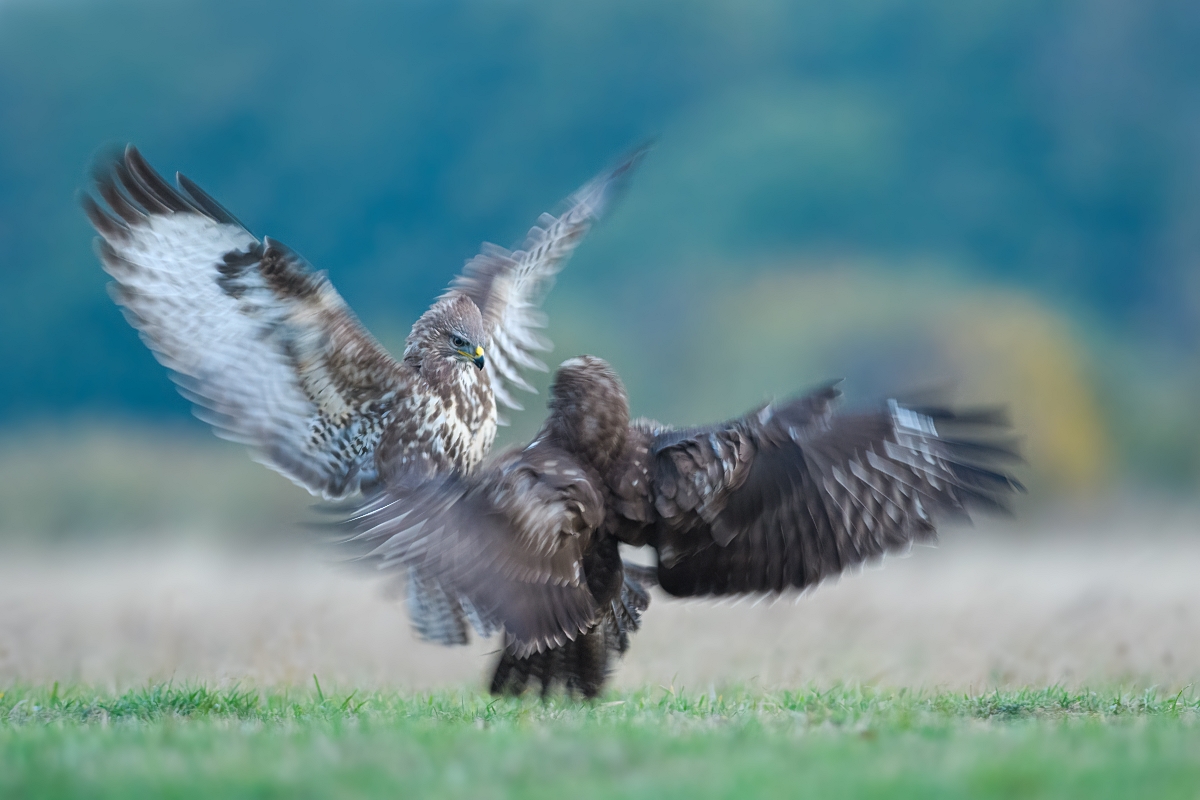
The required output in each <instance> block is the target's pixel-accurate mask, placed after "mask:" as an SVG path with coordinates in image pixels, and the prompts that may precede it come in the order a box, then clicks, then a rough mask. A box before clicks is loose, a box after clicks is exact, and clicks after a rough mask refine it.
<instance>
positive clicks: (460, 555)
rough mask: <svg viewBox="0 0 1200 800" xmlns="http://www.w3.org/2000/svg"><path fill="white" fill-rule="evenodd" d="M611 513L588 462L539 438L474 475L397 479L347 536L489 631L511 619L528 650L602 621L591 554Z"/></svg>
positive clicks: (515, 644)
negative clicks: (578, 463) (586, 557)
mask: <svg viewBox="0 0 1200 800" xmlns="http://www.w3.org/2000/svg"><path fill="white" fill-rule="evenodd" d="M603 512H604V508H603V499H602V498H601V496H600V494H599V492H598V491H597V489H596V488H595V486H593V484H592V481H591V480H590V479H589V477H588V475H587V474H585V472H584V471H583V470H581V469H578V468H577V467H575V466H573V464H572V462H571V461H570V459H569V457H568V456H567V455H566V454H564V453H562V452H561V451H559V450H556V449H554V448H549V447H545V446H541V447H539V446H538V445H534V446H532V447H530V448H527V449H526V450H524V451H521V452H519V453H516V454H514V455H511V456H509V457H507V458H504V459H501V460H500V462H499V463H498V464H497V465H496V466H494V467H492V468H490V469H487V470H483V471H481V472H478V473H475V474H474V475H472V476H470V477H463V476H461V475H458V474H449V475H443V476H439V477H437V478H435V479H433V480H430V481H427V482H424V483H418V484H411V483H408V484H406V483H405V481H403V480H398V481H389V484H388V486H387V488H386V489H385V490H384V491H383V492H382V493H381V494H380V495H379V496H378V497H376V498H374V499H373V500H372V501H370V502H369V503H367V504H366V505H365V506H364V507H363V508H362V509H361V510H360V511H359V512H358V513H357V514H355V515H354V516H353V517H352V518H351V519H350V521H349V522H348V523H346V524H347V525H349V526H350V528H351V530H352V531H354V534H355V535H354V536H353V537H352V538H350V539H348V540H347V542H346V543H347V544H349V545H351V546H354V547H356V548H363V549H365V550H366V551H367V552H366V554H365V555H364V558H367V559H369V560H375V561H377V562H378V566H379V567H380V568H381V569H390V568H398V569H401V570H403V571H405V572H406V573H407V574H408V576H409V580H410V582H412V581H416V583H417V584H418V585H420V586H423V587H426V589H427V590H432V591H435V592H438V593H441V594H445V595H447V596H448V597H450V598H452V599H454V600H455V601H456V602H457V603H458V604H459V605H460V606H461V607H462V608H463V610H464V611H465V612H466V616H467V618H468V619H470V620H471V621H472V623H473V624H474V625H475V627H476V630H477V631H479V633H480V634H481V635H487V634H488V633H490V632H491V631H492V630H495V629H496V628H498V627H500V626H503V627H504V630H505V632H506V634H507V638H508V645H509V648H510V650H511V651H512V652H513V653H514V654H516V655H517V656H519V657H520V656H526V655H529V654H530V653H535V652H541V651H543V650H545V649H547V648H551V647H556V646H559V645H562V644H563V643H564V642H566V641H568V640H573V639H575V638H576V636H578V635H579V634H580V633H583V632H585V631H587V630H588V628H589V627H591V626H592V624H593V623H594V622H595V619H596V614H597V606H596V602H595V599H594V598H593V597H592V594H591V592H590V591H589V590H588V586H587V580H586V577H585V576H584V573H583V553H584V550H585V548H586V547H587V544H588V542H589V541H590V537H591V534H592V532H593V531H594V530H595V528H596V527H597V526H598V525H599V524H600V522H601V520H602V518H603ZM418 629H419V630H420V626H418Z"/></svg>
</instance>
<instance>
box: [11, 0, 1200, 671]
mask: <svg viewBox="0 0 1200 800" xmlns="http://www.w3.org/2000/svg"><path fill="white" fill-rule="evenodd" d="M1197 41H1200V5H1197V4H1196V3H1195V2H1188V0H1039V2H1033V1H1032V0H1004V1H1003V2H1000V1H999V0H995V1H993V0H982V1H981V2H974V3H962V2H959V1H958V0H844V1H843V2H840V3H835V4H829V3H814V2H784V0H742V1H740V2H736V3H721V2H709V0H687V2H682V1H680V2H676V1H673V0H663V1H662V2H657V3H644V2H640V1H637V0H604V2H575V3H562V2H553V1H552V0H527V1H526V2H513V1H510V0H474V1H472V2H402V3H397V2H381V1H376V0H361V1H360V2H353V3H347V4H327V3H313V2H307V1H306V0H293V1H292V2H288V3H264V2H246V1H245V0H238V2H232V1H231V0H204V1H203V2H200V1H199V0H170V1H169V2H161V1H159V2H150V1H149V0H0V264H2V266H0V269H3V271H4V273H3V274H4V275H5V277H6V283H7V286H6V290H5V291H4V292H2V293H0V363H2V364H3V365H4V369H3V370H2V371H0V536H2V537H4V538H5V540H6V541H7V542H9V543H10V544H13V545H14V546H16V545H19V546H21V547H25V546H32V545H39V544H46V543H58V544H68V545H70V546H71V547H73V548H78V547H89V548H96V547H101V548H102V547H105V546H107V543H110V542H112V541H115V540H125V541H129V542H149V541H153V542H155V543H156V544H161V543H162V542H166V541H188V542H191V541H196V540H202V541H218V542H225V543H232V542H238V543H254V542H259V543H266V542H271V543H272V546H275V545H276V544H277V543H278V542H279V541H280V540H281V539H282V538H289V539H294V538H295V533H294V531H293V530H292V529H291V523H292V522H293V521H295V520H297V519H299V518H301V517H302V516H303V514H304V508H305V505H306V503H307V495H306V494H304V493H303V492H301V491H299V490H297V489H295V488H293V487H292V486H290V485H289V484H288V483H287V482H286V481H285V480H283V479H282V478H279V477H278V476H276V475H274V474H273V473H270V472H268V471H267V470H264V469H262V468H261V467H259V466H257V465H255V464H253V463H251V462H250V461H249V460H248V459H247V458H246V457H245V455H244V453H242V452H241V451H240V449H239V448H237V447H234V446H232V445H227V444H225V443H222V442H218V441H217V440H215V439H213V438H212V437H211V436H210V435H209V434H208V433H207V432H206V431H205V429H204V427H203V426H202V425H201V424H200V423H198V422H197V421H195V420H194V419H192V418H191V417H190V416H189V410H188V406H187V404H186V403H185V402H184V401H183V400H182V399H181V398H180V397H178V396H177V395H176V394H175V392H174V390H173V387H172V385H171V384H170V382H169V381H168V379H167V376H166V374H165V372H164V370H163V369H162V368H161V367H160V366H159V365H158V364H157V363H156V362H155V361H154V359H153V358H152V357H151V355H150V353H149V352H148V351H147V350H146V348H145V347H143V346H142V345H141V343H140V342H139V341H138V339H137V336H136V334H135V333H134V331H133V330H132V329H131V328H129V326H128V325H126V324H125V322H124V321H123V319H122V318H121V315H120V313H119V312H118V310H117V309H116V307H115V306H114V305H113V304H112V303H111V302H110V301H109V299H108V298H107V296H106V294H105V282H106V276H105V275H104V274H103V273H102V271H101V270H100V268H99V265H98V263H97V261H96V259H95V257H94V256H93V255H92V253H91V251H90V247H91V239H92V232H91V230H90V228H89V226H88V224H87V222H86V220H85V219H84V216H83V214H82V213H81V212H80V210H79V207H78V204H77V201H76V192H77V191H78V190H79V189H80V188H81V187H82V186H84V185H85V184H86V181H87V166H88V164H89V162H90V160H91V159H92V158H93V156H94V155H95V154H96V153H97V151H98V150H100V149H101V148H102V147H104V146H106V145H112V144H114V143H124V142H126V141H132V142H134V143H136V144H137V145H138V146H139V147H140V148H141V149H142V151H143V153H144V154H145V155H146V156H147V158H148V159H149V160H150V161H151V163H152V164H154V165H155V166H157V167H158V168H159V169H160V170H161V171H163V172H164V173H167V174H171V173H172V172H174V171H175V170H181V171H183V172H185V173H186V174H187V175H188V176H189V177H191V178H192V179H194V180H195V181H197V182H198V183H199V184H200V185H201V186H203V187H205V188H206V189H207V190H208V191H209V192H210V193H211V194H213V195H214V196H215V197H216V198H218V199H219V200H220V201H221V202H223V203H224V204H225V205H226V206H228V207H229V208H230V209H231V210H232V211H233V212H234V213H235V214H237V215H238V216H239V217H240V218H241V219H242V220H244V221H245V222H246V224H247V225H248V226H249V227H250V228H251V229H252V230H253V231H255V232H256V233H257V234H259V235H263V234H267V235H270V236H272V237H274V238H277V239H279V240H281V241H283V242H286V243H287V244H288V245H290V246H291V247H293V248H295V249H296V250H298V251H299V252H301V253H303V254H304V255H305V256H306V257H307V258H308V259H309V260H310V261H312V262H313V263H314V264H315V265H316V266H317V267H318V268H320V269H325V270H328V272H329V274H330V277H331V278H332V279H333V281H334V283H335V284H336V286H337V287H338V289H339V290H340V291H341V293H342V294H343V296H344V297H345V298H346V300H347V301H348V302H349V303H350V305H351V306H352V307H353V308H354V309H355V310H356V311H357V312H358V313H359V315H360V316H361V317H362V319H363V321H364V322H365V323H366V324H367V326H368V327H369V328H370V329H371V330H372V331H373V332H374V333H375V334H376V335H377V336H378V337H379V338H380V339H381V340H382V341H383V342H384V343H385V344H386V345H387V346H389V347H390V348H391V349H392V350H393V352H396V351H398V349H399V348H400V346H401V343H402V342H403V338H404V336H405V335H406V333H407V331H408V328H409V326H410V324H411V322H412V321H413V320H414V319H415V318H416V316H417V315H418V314H419V313H420V312H421V311H422V310H423V309H424V308H425V307H427V305H428V304H429V303H430V301H431V300H432V299H433V298H434V297H435V296H436V295H437V294H438V293H439V292H440V291H441V290H442V288H443V287H444V286H445V284H446V283H447V281H448V280H449V279H450V278H451V276H452V275H453V274H454V273H455V272H456V271H457V270H458V269H459V267H460V266H461V264H462V262H463V261H464V260H465V259H467V258H468V257H470V256H471V255H473V254H474V253H475V252H476V251H477V249H478V245H479V243H480V242H481V241H484V240H490V241H495V242H498V243H500V244H503V245H506V246H511V245H513V244H516V243H519V242H520V240H521V239H522V238H523V236H524V233H525V231H526V230H527V228H528V227H529V225H530V224H531V223H532V222H533V221H534V220H535V219H536V217H537V215H538V213H540V212H542V211H545V210H553V209H554V208H555V207H556V204H557V203H558V202H559V201H560V200H561V198H563V197H565V196H566V195H567V194H569V193H570V192H571V191H573V190H574V189H575V188H576V187H577V186H579V185H580V184H582V183H583V182H584V181H585V180H587V179H588V178H589V177H590V176H591V175H593V174H594V173H596V172H598V171H599V170H601V169H602V168H604V167H605V165H606V164H608V163H610V162H611V161H612V159H613V158H615V157H616V156H618V155H619V154H620V153H622V152H623V151H625V150H627V149H628V148H630V147H631V146H633V145H635V144H637V143H639V142H641V141H643V140H645V139H646V138H648V137H651V136H653V137H657V139H658V147H657V149H656V150H655V151H654V152H653V153H652V154H651V156H650V157H649V158H648V159H646V161H645V163H644V165H643V168H642V170H641V171H640V173H639V174H638V175H637V176H636V178H635V180H634V182H633V184H632V186H631V189H630V191H629V193H628V195H627V196H626V198H625V199H624V201H623V202H622V203H621V205H620V206H619V207H618V208H617V209H616V210H615V212H614V213H613V214H612V215H611V217H610V218H609V219H608V220H606V221H605V222H604V224H603V225H602V226H600V227H598V228H597V229H596V230H594V231H593V233H592V234H591V235H590V236H589V238H588V239H587V241H586V242H585V244H584V245H583V247H582V248H581V249H580V250H579V251H578V254H577V255H576V257H575V258H574V260H573V261H572V262H571V264H570V265H569V266H568V268H567V269H566V271H565V272H564V273H563V274H562V275H561V277H560V280H559V282H558V285H557V287H556V288H555V289H554V291H553V293H552V294H551V295H550V297H549V299H548V301H547V303H546V310H547V311H548V313H549V315H550V328H549V331H548V333H549V334H550V336H551V338H552V339H553V340H554V341H555V342H556V345H557V347H556V350H555V352H554V353H553V354H552V355H551V358H550V359H549V360H550V363H551V364H552V365H554V364H557V363H558V362H559V361H561V360H563V359H565V358H567V357H569V356H571V355H573V354H576V353H579V352H591V353H595V354H597V355H601V356H604V357H606V358H608V359H609V360H610V361H612V362H613V363H614V365H615V366H616V367H617V369H618V370H619V371H620V372H621V374H622V375H623V377H624V379H625V380H626V382H627V385H628V388H629V390H630V394H631V397H632V403H633V408H634V412H635V413H638V414H643V415H647V416H653V417H657V418H660V419H663V420H666V421H670V422H673V423H679V424H683V423H693V422H699V421H705V420H714V419H718V418H723V417H726V416H730V415H734V414H740V413H742V412H743V411H744V410H746V409H747V408H748V407H750V406H752V405H754V404H757V403H759V402H761V401H762V400H764V399H766V398H769V397H779V396H784V395H787V394H790V393H792V392H795V391H798V390H801V389H803V388H805V387H808V386H811V385H814V384H817V383H820V382H823V381H825V380H827V379H829V378H834V377H845V378H847V379H848V381H847V383H846V389H847V392H848V394H849V395H850V397H851V399H852V400H859V401H864V402H865V401H871V400H874V399H877V398H879V397H880V396H882V395H884V394H886V393H895V392H905V391H912V390H920V389H926V388H929V387H940V388H942V389H945V390H947V391H950V392H951V396H952V397H954V398H955V399H956V400H958V401H960V402H967V403H969V402H989V403H992V402H1005V403H1008V404H1009V405H1010V407H1011V409H1012V416H1013V419H1014V422H1015V424H1016V426H1017V428H1018V431H1019V432H1020V433H1021V434H1022V435H1023V436H1024V441H1025V444H1024V451H1025V455H1026V457H1027V459H1028V462H1029V463H1028V466H1027V468H1025V470H1024V471H1023V472H1022V478H1023V479H1024V480H1025V482H1026V483H1027V484H1028V485H1029V487H1030V490H1031V491H1030V494H1029V496H1028V498H1027V499H1026V500H1025V501H1024V505H1023V506H1022V507H1021V508H1020V510H1019V512H1020V516H1019V517H1018V523H1017V524H1014V525H1012V526H1010V527H1009V528H1006V529H1005V530H1007V531H1009V534H1008V535H1012V536H1024V537H1025V538H1026V539H1028V538H1030V537H1031V534H1029V531H1030V530H1036V531H1038V533H1039V535H1040V534H1042V533H1046V532H1047V531H1053V530H1057V529H1059V528H1061V527H1063V525H1061V524H1060V523H1061V522H1062V521H1063V520H1066V521H1067V524H1066V526H1067V527H1070V528H1071V529H1072V530H1074V531H1075V532H1076V534H1078V535H1080V536H1087V535H1089V531H1090V530H1092V528H1091V527H1089V526H1090V523H1086V524H1085V523H1084V522H1081V520H1090V519H1103V518H1105V515H1106V513H1107V512H1106V511H1103V509H1111V508H1113V507H1114V506H1119V507H1120V509H1122V511H1121V512H1120V513H1121V514H1123V515H1124V516H1123V517H1122V519H1129V520H1134V521H1135V522H1132V523H1130V524H1131V525H1133V527H1132V528H1123V529H1121V530H1119V531H1115V532H1113V537H1115V538H1116V539H1118V540H1124V541H1128V540H1130V539H1138V538H1143V537H1152V536H1154V535H1155V534H1156V532H1161V530H1160V529H1165V528H1172V526H1171V525H1163V526H1159V525H1157V523H1149V522H1146V520H1147V519H1162V518H1163V517H1162V515H1164V514H1166V515H1167V516H1168V517H1170V518H1171V519H1180V518H1182V519H1185V520H1193V519H1196V518H1200V517H1196V516H1195V515H1192V511H1191V510H1192V509H1194V507H1195V499H1196V497H1197V489H1198V488H1200V413H1198V409H1200V356H1198V354H1200V270H1198V269H1197V267H1198V266H1200V48H1198V47H1196V42H1197ZM539 385H540V386H542V387H544V386H545V380H544V379H543V380H542V382H541V383H540V384H539ZM951 390H952V391H951ZM542 397H543V398H544V393H543V395H542ZM527 405H528V409H529V410H528V411H526V412H524V413H523V414H518V415H516V418H515V420H514V423H515V424H514V425H513V427H512V428H510V429H508V430H507V431H505V432H504V433H502V437H503V439H504V441H515V440H519V439H521V438H523V437H526V436H528V435H529V433H530V432H531V431H532V430H534V429H535V428H536V426H537V424H538V423H539V421H540V418H541V415H542V409H543V407H542V398H531V399H530V401H529V403H528V404H527ZM1097 509H1101V510H1097ZM1147 510H1153V512H1154V513H1153V514H1150V513H1148V511H1147ZM1089 515H1090V516H1089ZM1156 515H1157V516H1156ZM1171 515H1176V516H1171ZM1180 515H1181V516H1180ZM1045 520H1052V521H1053V522H1050V523H1048V522H1045ZM1031 521H1035V522H1031ZM1039 526H1040V527H1039ZM1189 526H1190V523H1187V524H1182V525H1180V524H1174V527H1173V528H1172V530H1175V531H1176V532H1177V533H1178V531H1179V530H1184V531H1187V530H1190V529H1191V528H1190V527H1189ZM0 656H2V652H0ZM1198 668H1200V667H1198ZM1181 674H1182V673H1181Z"/></svg>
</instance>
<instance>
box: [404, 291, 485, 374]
mask: <svg viewBox="0 0 1200 800" xmlns="http://www.w3.org/2000/svg"><path fill="white" fill-rule="evenodd" d="M485 341H487V332H486V331H485V329H484V325H483V315H482V314H480V313H479V308H478V307H477V306H476V305H475V303H473V302H472V301H471V299H470V298H469V297H467V296H466V295H462V294H458V293H452V294H448V295H446V296H444V297H443V298H442V299H441V300H439V301H438V302H436V303H434V305H433V307H432V308H430V309H429V310H428V311H426V312H425V314H424V315H422V317H421V319H419V320H417V323H416V324H415V325H413V329H412V333H411V334H409V337H408V342H407V343H406V345H405V348H404V355H405V358H409V357H416V358H418V359H420V360H421V361H424V360H426V359H428V358H429V357H430V356H433V357H434V358H437V359H439V360H442V361H449V362H451V363H458V364H464V365H467V364H469V365H472V366H474V367H475V368H476V369H483V365H484V363H485V361H484V349H483V345H484V342H485Z"/></svg>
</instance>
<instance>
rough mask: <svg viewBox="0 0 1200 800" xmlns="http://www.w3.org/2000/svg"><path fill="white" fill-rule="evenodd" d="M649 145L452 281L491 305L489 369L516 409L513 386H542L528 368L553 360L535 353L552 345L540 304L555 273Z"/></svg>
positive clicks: (486, 249)
mask: <svg viewBox="0 0 1200 800" xmlns="http://www.w3.org/2000/svg"><path fill="white" fill-rule="evenodd" d="M647 150H648V147H641V148H638V149H637V150H635V151H634V152H632V153H631V154H630V155H628V156H626V157H625V158H624V159H623V160H621V162H620V163H619V164H618V165H617V166H616V167H615V168H614V169H612V170H609V171H608V172H605V173H604V174H602V175H600V176H598V177H597V178H595V179H594V180H592V181H591V182H590V183H588V184H586V185H585V186H584V187H583V188H581V189H580V190H579V191H577V192H576V193H575V194H573V195H571V197H570V198H568V200H567V203H566V205H567V208H566V210H565V211H564V212H563V213H562V215H561V216H558V217H555V216H552V215H550V214H542V215H541V217H539V218H538V221H537V224H536V225H534V227H533V228H531V229H530V230H529V233H528V235H527V236H526V238H525V242H524V243H523V244H522V245H521V247H520V248H519V249H517V250H515V251H509V250H506V249H505V248H503V247H499V246H497V245H494V244H485V245H484V246H483V247H482V249H481V250H480V253H479V255H477V256H475V257H474V258H472V259H471V260H470V261H468V262H467V263H466V266H464V267H463V271H462V274H460V275H459V276H458V277H456V278H455V279H454V281H453V282H452V283H451V284H450V290H449V291H452V292H454V291H458V292H463V293H465V294H466V295H467V296H469V297H470V298H471V299H472V300H474V301H475V304H476V305H477V306H479V309H480V311H482V312H483V319H484V324H485V325H486V326H487V330H488V334H489V335H490V337H491V342H490V343H489V344H488V345H487V349H488V357H487V361H486V369H487V371H488V375H489V377H490V378H491V381H492V386H493V389H494V390H495V393H496V399H497V400H499V401H500V402H501V403H503V404H504V405H505V406H507V407H508V408H511V409H515V410H520V409H521V405H520V403H518V402H517V401H516V399H515V398H514V397H513V396H512V392H511V389H520V390H522V391H525V392H533V391H534V388H533V387H532V386H531V385H530V384H529V383H528V381H526V380H525V378H524V377H522V376H521V374H520V371H519V370H520V369H527V370H536V371H539V372H545V371H546V365H545V364H544V363H542V361H540V360H539V359H537V358H536V357H535V356H534V355H533V354H534V353H537V352H544V351H548V350H550V349H551V344H550V342H549V341H548V340H547V339H546V338H545V337H543V336H541V335H540V334H539V333H538V330H539V329H541V328H544V327H545V326H546V318H545V315H544V314H542V312H541V311H540V310H539V306H540V305H541V302H542V300H543V299H544V298H545V295H546V293H547V292H548V291H549V290H550V287H551V285H553V283H554V277H555V275H557V274H558V272H559V270H561V269H562V268H563V266H564V265H565V264H566V261H567V259H568V258H570V256H571V253H572V252H574V250H575V248H576V247H577V246H578V245H579V243H580V241H582V240H583V237H584V235H585V234H586V233H587V231H588V229H589V228H591V226H592V224H593V223H594V222H595V221H596V220H598V219H599V218H600V217H601V216H602V215H603V214H604V213H605V211H606V210H607V209H608V208H609V207H610V206H611V205H612V203H613V200H614V199H615V197H616V196H617V195H618V194H619V193H620V191H621V190H622V188H623V187H624V186H625V184H626V182H627V180H628V177H629V175H630V174H631V173H632V171H633V170H634V168H635V167H636V165H637V164H638V162H639V161H641V159H642V157H643V156H644V155H645V153H646V152H647Z"/></svg>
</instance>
